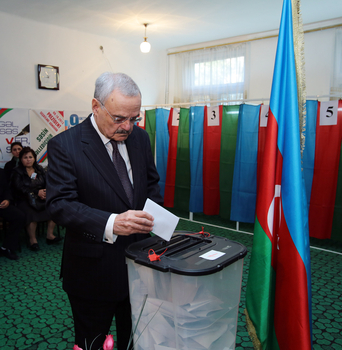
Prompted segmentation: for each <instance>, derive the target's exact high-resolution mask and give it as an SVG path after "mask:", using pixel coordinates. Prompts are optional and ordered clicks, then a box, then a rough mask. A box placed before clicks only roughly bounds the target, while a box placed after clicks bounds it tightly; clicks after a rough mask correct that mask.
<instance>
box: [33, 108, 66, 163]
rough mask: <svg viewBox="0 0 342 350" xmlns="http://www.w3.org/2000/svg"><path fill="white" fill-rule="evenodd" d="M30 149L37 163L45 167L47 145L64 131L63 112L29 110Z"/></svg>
mask: <svg viewBox="0 0 342 350" xmlns="http://www.w3.org/2000/svg"><path fill="white" fill-rule="evenodd" d="M30 125H31V147H32V148H33V149H34V151H35V152H36V155H37V163H40V165H42V166H44V167H45V166H47V144H48V142H49V140H50V139H52V138H53V137H54V136H56V135H57V134H59V133H60V132H62V131H63V130H64V112H63V111H51V110H37V109H30Z"/></svg>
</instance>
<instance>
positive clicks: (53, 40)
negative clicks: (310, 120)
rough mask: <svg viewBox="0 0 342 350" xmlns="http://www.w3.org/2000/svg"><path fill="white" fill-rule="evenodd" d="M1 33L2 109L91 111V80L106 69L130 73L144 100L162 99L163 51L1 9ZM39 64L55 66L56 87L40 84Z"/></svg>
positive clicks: (155, 101)
mask: <svg viewBox="0 0 342 350" xmlns="http://www.w3.org/2000/svg"><path fill="white" fill-rule="evenodd" d="M0 32H1V36H0V47H1V59H0V108H3V107H5V108H37V109H57V110H84V111H87V110H89V111H91V108H90V106H91V98H92V96H93V93H94V83H95V80H96V78H97V77H98V76H99V75H100V74H101V73H103V72H105V71H115V72H118V71H119V72H123V73H126V74H128V75H130V76H131V77H132V78H133V79H134V80H135V81H136V83H137V84H138V85H139V87H140V89H141V91H142V95H143V101H142V102H143V104H156V103H160V101H164V95H165V92H164V91H165V71H166V68H165V65H166V58H165V56H166V55H165V51H159V52H158V51H156V50H151V52H150V53H149V54H143V53H141V52H140V50H139V44H137V45H134V46H133V45H127V44H126V43H124V42H122V41H120V40H119V39H115V38H109V37H101V36H96V35H91V34H87V33H83V32H79V31H76V30H70V29H65V28H62V27H58V26H52V25H46V24H42V23H38V22H34V21H30V20H26V19H22V18H20V17H16V16H11V15H7V14H5V13H2V12H0ZM101 45H102V46H103V48H104V50H103V52H102V51H101V50H100V48H99V47H100V46H101ZM115 47H116V48H115ZM37 64H50V65H55V66H58V67H59V72H60V90H59V91H51V90H43V89H38V80H37Z"/></svg>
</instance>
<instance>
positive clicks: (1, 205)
mask: <svg viewBox="0 0 342 350" xmlns="http://www.w3.org/2000/svg"><path fill="white" fill-rule="evenodd" d="M9 204H10V202H9V200H7V199H4V200H3V201H2V202H1V203H0V209H6V208H7V207H8V206H9Z"/></svg>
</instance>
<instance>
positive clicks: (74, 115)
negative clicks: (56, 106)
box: [64, 111, 90, 130]
mask: <svg viewBox="0 0 342 350" xmlns="http://www.w3.org/2000/svg"><path fill="white" fill-rule="evenodd" d="M89 114H90V113H89V112H75V111H64V129H65V130H68V129H70V128H72V127H74V126H76V125H78V124H80V123H82V122H83V121H84V120H85V119H86V118H87V117H88V115H89Z"/></svg>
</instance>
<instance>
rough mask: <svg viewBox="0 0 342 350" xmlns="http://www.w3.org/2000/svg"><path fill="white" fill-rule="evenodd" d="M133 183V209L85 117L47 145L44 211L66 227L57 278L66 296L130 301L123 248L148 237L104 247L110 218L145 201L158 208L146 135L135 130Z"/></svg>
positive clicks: (130, 150) (128, 144) (131, 155)
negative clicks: (154, 204) (46, 210)
mask: <svg viewBox="0 0 342 350" xmlns="http://www.w3.org/2000/svg"><path fill="white" fill-rule="evenodd" d="M125 142H126V147H127V150H128V154H129V158H130V162H131V166H132V171H133V183H134V203H133V208H132V207H131V206H130V204H129V202H128V198H127V196H126V193H125V191H124V189H123V187H122V185H121V182H120V179H119V177H118V175H117V173H116V171H115V168H114V165H113V163H112V161H111V159H110V157H109V155H108V152H107V150H106V147H105V146H104V144H103V142H102V141H101V139H100V137H99V135H98V134H97V132H96V130H95V129H94V127H93V126H92V124H91V120H90V118H89V117H88V118H87V119H86V120H85V121H84V122H83V123H81V124H79V125H77V126H75V127H73V128H71V129H69V130H67V131H65V132H62V133H61V134H59V135H57V136H55V137H54V138H53V139H51V140H50V141H49V144H48V159H49V167H48V174H47V191H46V192H47V208H48V210H49V212H50V214H51V216H52V219H53V221H55V222H56V223H57V224H59V225H62V226H65V227H66V237H65V241H64V250H63V259H62V268H61V276H62V278H63V288H64V290H65V291H66V292H67V293H70V294H72V295H75V296H80V297H84V298H88V299H101V300H111V301H113V300H118V301H119V300H122V299H124V298H125V297H126V296H127V295H128V281H127V269H126V265H125V253H124V250H125V247H127V246H128V245H129V244H130V243H131V242H134V241H136V240H139V239H143V238H146V237H147V235H138V234H135V235H132V236H127V237H124V236H118V238H117V240H116V242H115V243H114V244H109V243H105V242H103V235H104V230H105V226H106V223H107V220H108V218H109V216H110V214H111V213H117V214H119V213H122V212H125V211H126V210H129V209H136V210H142V209H143V206H144V204H145V201H146V199H147V198H150V199H151V200H153V201H155V202H157V203H159V204H162V198H161V196H160V193H159V185H158V181H159V176H158V173H157V170H156V168H155V164H154V160H153V156H152V152H151V146H150V141H149V137H148V134H147V133H146V131H144V130H142V129H141V128H139V127H137V126H134V128H133V132H132V133H131V134H130V135H129V136H128V138H127V140H126V141H125Z"/></svg>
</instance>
